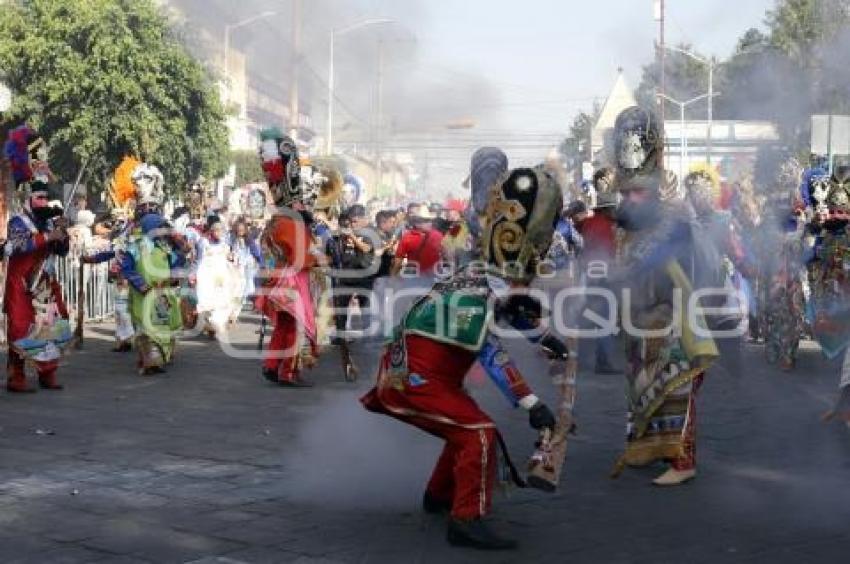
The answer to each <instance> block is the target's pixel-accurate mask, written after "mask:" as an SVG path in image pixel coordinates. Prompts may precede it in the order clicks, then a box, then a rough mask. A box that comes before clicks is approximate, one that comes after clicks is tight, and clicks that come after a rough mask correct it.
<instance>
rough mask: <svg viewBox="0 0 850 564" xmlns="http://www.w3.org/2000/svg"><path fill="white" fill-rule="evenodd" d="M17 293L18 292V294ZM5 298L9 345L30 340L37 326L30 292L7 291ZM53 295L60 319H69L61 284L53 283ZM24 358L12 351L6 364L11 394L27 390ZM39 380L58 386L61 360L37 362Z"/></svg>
mask: <svg viewBox="0 0 850 564" xmlns="http://www.w3.org/2000/svg"><path fill="white" fill-rule="evenodd" d="M16 290H17V291H16ZM6 291H7V293H6V296H5V300H6V303H5V310H6V319H7V321H8V325H7V329H6V338H7V340H8V342H9V343H13V342H15V341H17V340H18V339H23V338H24V337H26V336H27V334H28V333H29V332H30V329H31V328H32V326H33V324H34V323H35V310H34V309H33V305H32V297H31V296H30V294H29V292H27V291H25V290H21V289H19V288H8V287H7V290H6ZM53 294H54V299H55V300H56V305H57V309H58V310H59V315H61V316H62V317H65V318H67V317H68V310H67V309H66V307H65V302H64V301H62V293H61V289H60V288H59V284H58V283H56V282H53ZM25 365H26V361H25V359H24V357H22V356H21V355H20V354H18V353H17V352H15V351H14V350H12V348H11V347H10V348H9V355H8V360H7V361H6V369H7V380H6V386H7V387H8V388H9V389H11V390H24V389H26V387H27V382H26V373H25V372H24V367H25ZM35 366H36V371H37V372H38V379H39V380H40V381H41V383H42V384H45V385H47V386H53V385H55V384H56V370H57V368H59V361H58V360H51V361H48V362H36V363H35Z"/></svg>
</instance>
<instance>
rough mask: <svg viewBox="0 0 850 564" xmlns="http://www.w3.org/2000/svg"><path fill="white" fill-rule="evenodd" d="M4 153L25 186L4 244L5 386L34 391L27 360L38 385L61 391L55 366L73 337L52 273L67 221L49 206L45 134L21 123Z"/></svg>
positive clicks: (63, 250)
mask: <svg viewBox="0 0 850 564" xmlns="http://www.w3.org/2000/svg"><path fill="white" fill-rule="evenodd" d="M4 153H5V156H6V158H7V159H8V160H9V162H10V164H11V168H12V177H13V180H14V182H15V187H16V188H17V189H20V190H25V191H27V194H26V201H25V203H24V206H23V211H22V213H20V214H17V215H15V216H13V217H12V219H11V220H10V221H9V225H8V237H7V242H6V247H5V255H6V257H8V264H7V266H6V287H5V294H4V296H3V312H4V313H5V314H6V322H7V329H6V331H7V333H6V335H7V339H8V342H9V354H8V360H7V371H8V374H7V383H6V388H7V389H8V390H9V391H10V392H32V391H34V389H33V388H30V387H29V386H27V381H26V373H25V371H24V368H25V364H26V362H27V361H31V362H33V363H34V364H35V367H36V371H37V373H38V383H39V386H40V387H41V388H44V389H47V390H61V389H62V387H63V386H62V385H61V384H59V383H58V382H57V379H56V371H57V369H58V367H59V359H60V357H61V356H62V353H63V351H64V350H65V349H66V347H67V346H68V344H69V343H70V342H71V341H72V337H73V332H72V331H71V327H70V324H69V322H68V311H67V309H66V307H65V302H64V301H63V299H62V290H61V287H60V285H59V282H58V280H57V278H56V257H64V256H66V255H67V254H68V250H69V238H68V232H67V222H66V220H65V218H63V217H61V216H62V210H61V209H57V208H53V207H51V206H49V205H48V195H47V185H48V182H50V181H51V180H52V177H53V175H52V173H51V172H50V168H49V167H48V164H47V156H48V155H47V153H48V151H47V144H46V143H45V141H44V139H43V138H42V137H40V136H39V135H38V134H37V133H36V132H35V131H34V130H32V129H31V128H29V127H28V126H26V125H22V126H20V127H17V128H15V129H13V130H12V131H11V132H10V133H9V139H8V140H7V142H6V144H5V145H4Z"/></svg>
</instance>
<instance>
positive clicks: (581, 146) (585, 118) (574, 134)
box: [559, 104, 600, 170]
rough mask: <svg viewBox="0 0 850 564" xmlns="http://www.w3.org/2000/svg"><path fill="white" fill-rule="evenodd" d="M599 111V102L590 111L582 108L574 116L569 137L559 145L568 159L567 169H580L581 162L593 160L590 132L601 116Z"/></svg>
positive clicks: (566, 159)
mask: <svg viewBox="0 0 850 564" xmlns="http://www.w3.org/2000/svg"><path fill="white" fill-rule="evenodd" d="M599 112H600V108H599V105H598V104H597V105H594V107H593V110H592V111H591V112H590V113H588V112H585V111H584V110H582V111H580V112H579V113H578V114H577V115H576V116H575V117H574V118H573V122H572V123H571V124H570V127H569V132H568V134H567V137H566V138H565V139H564V140H563V141H562V142H561V145H560V147H559V150H560V152H561V154H562V155H563V156H564V160H565V161H566V164H567V169H570V170H574V169H580V168H581V163H583V162H585V161H591V160H593V155H592V154H591V151H592V148H591V146H590V134H591V132H592V131H593V126H594V125H595V124H596V120H597V118H598V117H599Z"/></svg>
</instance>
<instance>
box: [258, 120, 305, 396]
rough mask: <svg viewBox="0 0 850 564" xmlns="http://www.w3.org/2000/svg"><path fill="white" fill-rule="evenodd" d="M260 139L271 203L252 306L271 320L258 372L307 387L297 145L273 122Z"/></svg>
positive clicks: (301, 196)
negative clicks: (260, 282) (272, 209)
mask: <svg viewBox="0 0 850 564" xmlns="http://www.w3.org/2000/svg"><path fill="white" fill-rule="evenodd" d="M260 139H261V144H260V158H261V159H262V166H263V172H264V174H265V176H266V180H267V182H268V185H269V190H270V192H271V194H272V197H273V199H274V202H275V205H276V210H275V214H274V215H273V216H272V217H271V219H269V221H268V224H267V225H266V229H265V231H264V232H263V235H262V247H263V248H264V249H265V252H266V255H265V257H264V258H265V265H264V266H265V272H264V274H263V278H264V282H263V285H262V287H261V288H258V291H257V298H256V300H255V306H256V308H257V309H258V310H259V311H260V312H262V314H263V315H264V316H266V317H268V318H269V319H270V320H271V321H272V323H273V324H274V330H273V332H272V336H271V341H270V342H269V346H268V350H267V351H266V354H265V359H264V361H263V376H264V377H265V378H266V379H267V380H268V381H270V382H273V383H275V384H279V385H281V386H289V387H309V386H312V383H310V382H308V381H307V380H305V379H304V378H302V377H301V368H302V364H304V363H305V362H306V363H310V362H312V360H313V359H314V358H315V357H316V356H317V355H318V352H317V349H316V320H315V314H314V309H313V298H312V296H311V295H310V270H311V268H312V267H313V266H314V264H315V263H316V257H315V255H314V254H313V250H312V245H313V238H312V234H311V231H310V225H309V223H310V221H309V220H310V219H311V218H310V215H309V213H307V210H306V206H305V204H304V198H305V196H306V195H305V194H304V188H303V186H302V183H301V173H300V165H299V162H298V149H297V147H296V145H295V142H294V141H293V140H292V139H291V138H289V137H287V136H286V135H284V134H283V132H282V131H280V130H279V129H277V128H270V129H265V130H263V131H262V132H261V133H260ZM302 349H307V351H306V352H304V353H302Z"/></svg>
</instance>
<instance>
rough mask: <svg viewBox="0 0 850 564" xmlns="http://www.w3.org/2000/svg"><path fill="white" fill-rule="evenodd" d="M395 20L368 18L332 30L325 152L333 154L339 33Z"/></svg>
mask: <svg viewBox="0 0 850 564" xmlns="http://www.w3.org/2000/svg"><path fill="white" fill-rule="evenodd" d="M393 21H394V20H391V19H388V18H370V19H368V20H363V21H360V22H357V23H353V24H351V25H347V26H344V27H338V28H336V29H333V30H331V40H330V41H331V43H330V48H329V49H328V53H329V61H328V131H327V140H326V142H325V152H326V153H327V154H328V155H331V154H333V148H334V145H333V143H334V142H333V135H334V126H333V123H334V46H335V43H336V38H337V36H339V35H343V34H345V33H349V32H351V31H354V30H357V29H360V28H362V27H367V26H370V25H379V24H387V23H393Z"/></svg>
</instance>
